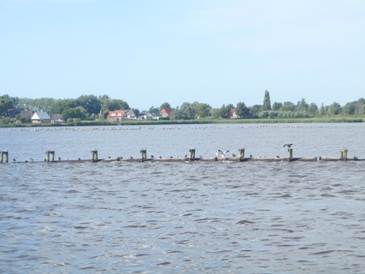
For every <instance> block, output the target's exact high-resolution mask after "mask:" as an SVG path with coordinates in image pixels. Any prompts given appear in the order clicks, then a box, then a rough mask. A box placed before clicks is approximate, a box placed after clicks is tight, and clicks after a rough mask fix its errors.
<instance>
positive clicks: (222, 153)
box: [215, 149, 229, 158]
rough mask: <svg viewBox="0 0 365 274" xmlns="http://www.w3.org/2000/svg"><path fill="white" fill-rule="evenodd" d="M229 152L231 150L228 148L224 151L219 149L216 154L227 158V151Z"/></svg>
mask: <svg viewBox="0 0 365 274" xmlns="http://www.w3.org/2000/svg"><path fill="white" fill-rule="evenodd" d="M228 152H229V150H226V151H224V152H223V151H222V150H220V149H218V150H217V152H216V153H215V155H216V156H217V157H221V158H226V153H228Z"/></svg>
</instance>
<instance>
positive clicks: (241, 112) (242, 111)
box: [236, 102, 250, 118]
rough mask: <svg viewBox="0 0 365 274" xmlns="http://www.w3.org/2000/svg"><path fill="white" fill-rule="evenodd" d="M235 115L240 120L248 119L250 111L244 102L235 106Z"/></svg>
mask: <svg viewBox="0 0 365 274" xmlns="http://www.w3.org/2000/svg"><path fill="white" fill-rule="evenodd" d="M236 114H237V116H239V117H240V118H249V116H250V110H249V109H248V107H246V105H245V103H244V102H239V103H237V106H236Z"/></svg>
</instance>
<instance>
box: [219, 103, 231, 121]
mask: <svg viewBox="0 0 365 274" xmlns="http://www.w3.org/2000/svg"><path fill="white" fill-rule="evenodd" d="M232 108H234V106H233V105H232V104H228V105H223V106H222V107H221V113H220V117H222V118H230V117H231V109H232Z"/></svg>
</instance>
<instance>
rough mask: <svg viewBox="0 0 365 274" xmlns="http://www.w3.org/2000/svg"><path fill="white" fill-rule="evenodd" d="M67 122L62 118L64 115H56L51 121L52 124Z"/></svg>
mask: <svg viewBox="0 0 365 274" xmlns="http://www.w3.org/2000/svg"><path fill="white" fill-rule="evenodd" d="M64 122H65V121H64V120H63V118H62V114H54V115H53V116H52V119H51V123H52V124H57V123H58V124H63V123H64Z"/></svg>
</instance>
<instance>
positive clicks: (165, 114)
mask: <svg viewBox="0 0 365 274" xmlns="http://www.w3.org/2000/svg"><path fill="white" fill-rule="evenodd" d="M170 113H171V109H166V108H163V109H161V111H160V114H161V116H162V117H164V118H167V117H170Z"/></svg>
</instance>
